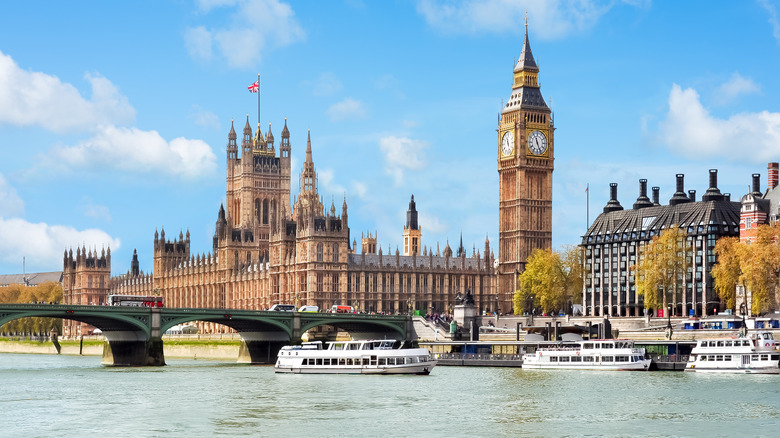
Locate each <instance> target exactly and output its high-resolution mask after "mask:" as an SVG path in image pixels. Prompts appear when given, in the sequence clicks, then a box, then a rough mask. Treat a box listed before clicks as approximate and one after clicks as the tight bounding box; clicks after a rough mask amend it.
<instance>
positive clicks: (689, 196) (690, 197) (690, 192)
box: [688, 190, 696, 202]
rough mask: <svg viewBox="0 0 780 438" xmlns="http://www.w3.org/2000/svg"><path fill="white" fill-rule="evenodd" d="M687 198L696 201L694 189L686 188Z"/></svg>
mask: <svg viewBox="0 0 780 438" xmlns="http://www.w3.org/2000/svg"><path fill="white" fill-rule="evenodd" d="M688 199H690V200H691V202H696V190H688Z"/></svg>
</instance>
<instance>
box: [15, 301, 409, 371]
mask: <svg viewBox="0 0 780 438" xmlns="http://www.w3.org/2000/svg"><path fill="white" fill-rule="evenodd" d="M27 317H42V318H62V319H70V320H73V321H79V322H83V323H86V324H90V325H92V326H94V327H97V328H99V329H100V330H101V331H102V332H103V336H104V337H105V339H106V340H105V342H104V344H103V360H102V362H103V364H104V365H113V366H162V365H165V356H164V354H163V340H162V335H163V334H164V333H165V332H166V331H167V330H168V329H170V328H171V327H173V326H176V325H179V324H184V323H188V322H193V321H203V322H213V323H217V324H222V325H225V326H228V327H230V328H232V329H234V330H235V331H236V332H238V333H239V334H240V335H241V349H240V352H239V357H238V362H241V363H253V364H268V363H274V362H275V361H276V354H277V352H278V351H279V349H281V347H282V346H283V345H287V344H289V343H299V342H301V336H302V335H303V334H304V333H306V332H307V331H308V330H310V329H314V328H317V327H323V326H329V327H333V328H334V329H338V330H343V331H346V332H348V333H350V334H351V335H352V336H353V337H354V338H364V339H365V338H387V339H399V340H412V339H411V337H412V336H413V335H414V330H413V328H412V319H411V317H410V316H407V315H369V314H344V313H310V312H275V311H259V310H239V309H190V308H148V307H126V306H74V305H66V304H0V326H2V325H3V324H5V323H7V322H9V321H13V320H15V319H18V318H27Z"/></svg>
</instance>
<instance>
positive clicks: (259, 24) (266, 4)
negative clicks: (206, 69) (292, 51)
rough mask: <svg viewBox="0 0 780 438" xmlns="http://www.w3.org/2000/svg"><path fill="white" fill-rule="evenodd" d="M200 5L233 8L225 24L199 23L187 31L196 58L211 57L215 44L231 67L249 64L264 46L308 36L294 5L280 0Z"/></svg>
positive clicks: (235, 0) (232, 0)
mask: <svg viewBox="0 0 780 438" xmlns="http://www.w3.org/2000/svg"><path fill="white" fill-rule="evenodd" d="M199 8H200V10H201V11H202V12H203V13H206V14H208V13H209V12H211V10H212V9H215V8H233V9H234V11H233V14H232V16H231V23H230V25H229V26H228V27H226V28H221V29H207V28H206V27H204V26H198V27H194V28H189V29H187V30H186V31H185V32H184V40H185V45H186V47H187V50H188V52H189V54H190V56H192V57H193V58H195V59H200V60H205V61H208V60H210V59H212V55H213V51H212V49H213V48H214V47H215V46H216V48H217V49H218V52H219V53H220V54H221V55H222V56H223V57H224V58H225V59H226V60H227V63H228V65H229V66H230V67H234V68H243V67H250V66H252V65H255V64H256V63H257V62H259V61H260V59H261V57H262V52H263V51H264V50H266V49H268V48H273V47H276V46H279V47H281V46H287V45H290V44H292V43H295V42H297V41H300V40H302V39H304V38H305V32H304V31H303V28H301V26H300V25H299V24H298V21H297V20H296V19H295V12H294V11H293V10H292V7H290V5H289V4H287V3H282V2H280V1H278V0H208V1H200V2H199Z"/></svg>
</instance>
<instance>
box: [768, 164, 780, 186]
mask: <svg viewBox="0 0 780 438" xmlns="http://www.w3.org/2000/svg"><path fill="white" fill-rule="evenodd" d="M779 167H780V164H778V163H769V167H768V168H769V187H768V189H769V190H772V189H773V188H775V187H777V183H778V178H780V176H779V175H778V174H779V172H778V168H779Z"/></svg>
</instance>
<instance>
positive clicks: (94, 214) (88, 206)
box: [79, 196, 111, 222]
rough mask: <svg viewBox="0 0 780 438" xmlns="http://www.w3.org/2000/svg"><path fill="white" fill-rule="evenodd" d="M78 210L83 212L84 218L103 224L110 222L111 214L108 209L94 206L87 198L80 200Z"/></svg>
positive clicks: (103, 206)
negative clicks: (103, 222)
mask: <svg viewBox="0 0 780 438" xmlns="http://www.w3.org/2000/svg"><path fill="white" fill-rule="evenodd" d="M79 208H80V209H81V210H83V211H84V216H87V217H91V218H93V219H97V220H101V221H105V222H111V212H110V211H109V210H108V207H106V206H105V205H99V204H95V203H94V202H92V199H90V198H89V197H88V196H84V197H83V198H81V205H80V206H79Z"/></svg>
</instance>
